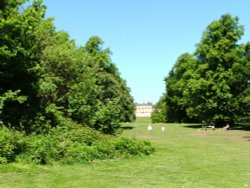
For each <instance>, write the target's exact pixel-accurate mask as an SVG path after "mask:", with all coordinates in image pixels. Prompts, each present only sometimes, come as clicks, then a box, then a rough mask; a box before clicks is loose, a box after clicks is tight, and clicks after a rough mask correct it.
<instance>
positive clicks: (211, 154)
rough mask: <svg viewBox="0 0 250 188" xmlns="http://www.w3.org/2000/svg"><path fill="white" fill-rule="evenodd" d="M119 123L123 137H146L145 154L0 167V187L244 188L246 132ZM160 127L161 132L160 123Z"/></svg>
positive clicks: (249, 172)
mask: <svg viewBox="0 0 250 188" xmlns="http://www.w3.org/2000/svg"><path fill="white" fill-rule="evenodd" d="M147 125H148V122H147V121H145V120H140V121H137V122H136V123H128V124H124V125H123V126H124V132H123V136H125V137H131V138H137V139H143V140H149V141H151V142H152V144H153V145H154V146H155V148H156V152H155V153H154V154H152V155H151V156H143V157H136V158H131V159H125V160H119V159H117V160H111V161H94V162H92V163H86V164H75V165H66V166H62V165H46V166H38V165H24V164H8V165H2V166H0V187H1V188H5V187H6V188H9V187H11V188H12V187H16V188H22V187H25V188H26V187H30V188H33V187H41V188H42V187H51V188H54V187H58V188H59V187H60V188H61V187H65V188H66V187H67V188H68V187H70V188H72V187H86V188H88V187H90V188H91V187H98V188H99V187H100V188H114V187H133V188H135V187H138V188H141V187H162V188H170V187H181V188H182V187H183V188H184V187H185V188H187V187H190V188H195V187H197V188H209V187H210V188H212V187H214V188H215V187H222V188H230V187H232V188H242V187H243V188H244V187H250V141H249V140H250V132H249V131H244V130H229V131H222V130H221V129H216V130H215V131H212V130H208V131H200V129H199V126H196V125H188V124H154V125H153V132H152V134H150V135H149V134H148V132H147V128H146V127H147ZM161 126H165V128H166V132H165V133H161V132H160V127H161Z"/></svg>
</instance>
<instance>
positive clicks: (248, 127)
mask: <svg viewBox="0 0 250 188" xmlns="http://www.w3.org/2000/svg"><path fill="white" fill-rule="evenodd" d="M184 127H187V128H191V129H201V128H202V124H191V125H185V126H184ZM223 127H224V126H215V128H223ZM228 130H239V131H250V124H247V123H246V124H235V125H230V127H229V128H228Z"/></svg>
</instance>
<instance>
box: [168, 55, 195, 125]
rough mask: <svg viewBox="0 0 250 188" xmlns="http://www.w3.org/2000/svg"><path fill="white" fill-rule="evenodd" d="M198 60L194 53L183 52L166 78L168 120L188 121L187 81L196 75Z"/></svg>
mask: <svg viewBox="0 0 250 188" xmlns="http://www.w3.org/2000/svg"><path fill="white" fill-rule="evenodd" d="M196 67H197V62H196V60H195V59H194V58H193V56H192V55H190V54H188V53H185V54H182V55H181V56H180V57H179V58H178V59H177V61H176V63H175V65H174V67H173V68H172V70H171V71H170V73H169V76H168V77H167V78H166V79H165V82H166V91H167V92H166V97H165V100H166V105H167V113H166V115H167V120H168V121H170V122H187V121H189V120H190V118H189V117H188V116H187V113H186V109H187V107H188V106H189V102H190V101H189V98H186V97H184V91H185V90H186V86H187V83H188V82H189V80H190V79H191V78H193V76H194V74H193V73H194V70H195V69H196Z"/></svg>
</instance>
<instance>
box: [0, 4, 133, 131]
mask: <svg viewBox="0 0 250 188" xmlns="http://www.w3.org/2000/svg"><path fill="white" fill-rule="evenodd" d="M22 3H24V1H22V0H11V1H2V2H1V3H0V19H1V22H0V31H1V32H0V59H1V62H0V114H1V116H0V120H1V121H3V122H4V123H5V124H10V125H11V126H12V127H15V128H16V129H21V130H25V131H26V132H27V133H34V132H35V133H46V132H49V129H50V128H51V127H56V126H58V124H60V121H61V119H63V118H71V119H72V120H73V121H75V122H77V123H80V124H82V125H84V126H88V127H91V128H96V129H97V130H99V131H102V132H103V133H106V134H116V133H117V132H119V127H120V122H125V121H126V122H127V121H132V120H134V103H133V98H132V97H131V95H130V90H129V88H128V87H127V85H126V82H125V81H124V80H123V79H122V78H121V77H120V74H119V72H118V69H117V67H116V66H115V64H114V63H113V62H112V61H111V57H110V55H111V52H110V50H109V49H108V48H107V49H103V48H102V45H103V41H102V40H101V39H100V38H99V37H97V36H95V37H91V38H90V39H89V41H87V43H86V45H85V46H80V47H77V46H76V44H75V42H74V41H73V40H71V39H70V37H69V34H68V33H66V32H62V31H56V28H55V26H54V24H53V19H51V18H48V19H45V18H44V17H45V16H44V15H45V13H46V6H45V5H43V3H42V1H41V0H36V1H34V2H33V3H32V4H31V5H30V6H27V7H26V8H23V9H22V10H21V11H19V8H20V7H19V6H20V5H21V4H22Z"/></svg>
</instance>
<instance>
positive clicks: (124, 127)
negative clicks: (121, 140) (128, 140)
mask: <svg viewBox="0 0 250 188" xmlns="http://www.w3.org/2000/svg"><path fill="white" fill-rule="evenodd" d="M134 128H135V127H133V126H122V127H121V129H122V130H132V129H134Z"/></svg>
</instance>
